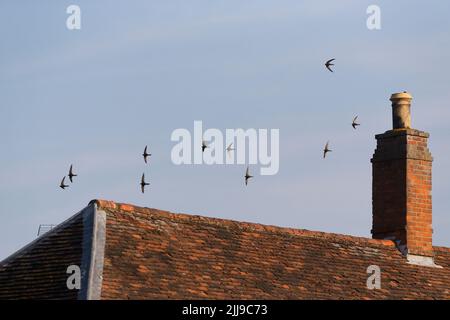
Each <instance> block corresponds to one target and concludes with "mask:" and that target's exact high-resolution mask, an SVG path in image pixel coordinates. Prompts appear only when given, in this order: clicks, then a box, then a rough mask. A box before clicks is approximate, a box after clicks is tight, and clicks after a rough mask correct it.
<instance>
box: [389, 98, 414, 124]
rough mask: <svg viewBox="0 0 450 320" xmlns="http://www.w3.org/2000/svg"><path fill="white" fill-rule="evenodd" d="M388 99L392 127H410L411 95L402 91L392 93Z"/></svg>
mask: <svg viewBox="0 0 450 320" xmlns="http://www.w3.org/2000/svg"><path fill="white" fill-rule="evenodd" d="M390 100H391V101H392V124H393V129H394V130H395V129H410V128H411V100H412V96H411V95H410V94H409V93H408V92H406V91H403V92H401V93H394V94H392V95H391V99H390Z"/></svg>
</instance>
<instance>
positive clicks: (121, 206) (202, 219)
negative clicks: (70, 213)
mask: <svg viewBox="0 0 450 320" xmlns="http://www.w3.org/2000/svg"><path fill="white" fill-rule="evenodd" d="M90 203H96V204H97V206H98V207H99V208H102V209H106V210H108V209H110V210H119V211H125V212H135V213H141V214H158V215H159V216H160V217H162V216H165V217H166V218H177V219H179V220H180V219H181V220H182V221H180V222H187V221H190V222H196V223H204V224H209V225H221V226H227V225H228V226H237V227H239V228H242V229H248V230H251V231H256V232H271V233H278V234H287V235H291V236H302V237H308V238H325V239H332V240H334V241H345V240H347V241H353V242H365V243H370V244H373V245H378V246H388V247H393V248H395V243H394V242H393V241H392V240H383V239H372V238H366V237H361V236H353V235H346V234H339V233H332V232H324V231H312V230H307V229H298V228H292V227H281V226H275V225H266V224H261V223H256V222H247V221H238V220H232V219H224V218H216V217H207V216H201V215H193V214H187V213H173V212H170V211H166V210H159V209H154V208H148V207H140V206H135V205H132V204H128V203H119V202H114V201H110V200H101V199H94V200H92V201H90Z"/></svg>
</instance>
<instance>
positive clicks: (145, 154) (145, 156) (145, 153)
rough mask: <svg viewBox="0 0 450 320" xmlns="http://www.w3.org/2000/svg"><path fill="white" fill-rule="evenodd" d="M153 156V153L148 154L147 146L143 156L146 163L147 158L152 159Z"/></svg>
mask: <svg viewBox="0 0 450 320" xmlns="http://www.w3.org/2000/svg"><path fill="white" fill-rule="evenodd" d="M151 155H152V154H151V153H147V146H145V149H144V153H143V154H142V156H143V157H144V161H145V163H147V157H151Z"/></svg>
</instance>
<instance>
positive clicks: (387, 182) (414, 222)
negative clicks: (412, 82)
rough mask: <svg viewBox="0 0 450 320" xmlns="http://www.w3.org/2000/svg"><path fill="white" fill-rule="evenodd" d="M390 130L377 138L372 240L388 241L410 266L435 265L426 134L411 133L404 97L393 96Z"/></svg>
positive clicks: (407, 97)
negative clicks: (395, 245) (412, 264)
mask: <svg viewBox="0 0 450 320" xmlns="http://www.w3.org/2000/svg"><path fill="white" fill-rule="evenodd" d="M390 100H391V101H392V122H393V129H392V130H389V131H386V132H385V133H383V134H379V135H376V136H375V138H376V139H377V148H376V150H375V153H374V155H373V158H372V160H371V162H372V176H373V182H372V207H373V212H372V214H373V222H372V237H373V238H374V239H392V240H394V241H395V242H396V243H397V246H398V248H399V249H400V251H401V252H402V253H403V254H404V255H406V256H407V258H408V261H409V262H410V263H414V264H421V265H429V266H435V265H434V263H433V247H432V232H433V230H432V227H431V218H432V207H431V164H432V161H433V158H432V157H431V154H430V152H429V150H428V147H427V142H428V137H429V134H428V133H426V132H423V131H419V130H415V129H411V113H410V108H411V100H412V96H411V95H410V94H409V93H407V92H403V93H395V94H393V95H392V96H391V99H390Z"/></svg>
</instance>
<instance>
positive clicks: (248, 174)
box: [244, 167, 253, 185]
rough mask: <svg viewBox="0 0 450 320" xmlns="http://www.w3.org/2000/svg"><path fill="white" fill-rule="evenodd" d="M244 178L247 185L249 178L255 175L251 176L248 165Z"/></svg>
mask: <svg viewBox="0 0 450 320" xmlns="http://www.w3.org/2000/svg"><path fill="white" fill-rule="evenodd" d="M244 178H245V185H247V183H248V179H251V178H253V176H251V175H250V173H249V170H248V167H247V171H245V176H244Z"/></svg>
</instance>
